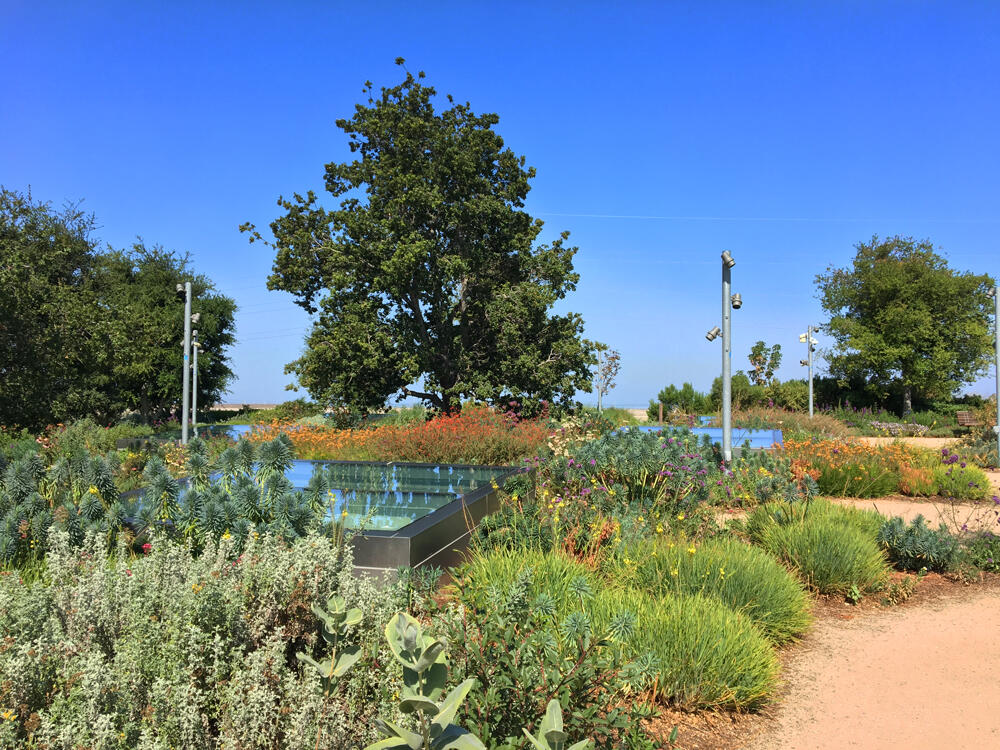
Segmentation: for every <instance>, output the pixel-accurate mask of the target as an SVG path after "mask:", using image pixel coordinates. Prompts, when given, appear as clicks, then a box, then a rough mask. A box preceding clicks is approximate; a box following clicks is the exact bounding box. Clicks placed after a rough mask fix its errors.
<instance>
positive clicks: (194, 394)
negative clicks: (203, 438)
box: [191, 331, 201, 437]
mask: <svg viewBox="0 0 1000 750" xmlns="http://www.w3.org/2000/svg"><path fill="white" fill-rule="evenodd" d="M192 335H193V336H194V341H192V342H191V348H192V349H193V350H194V352H193V354H194V359H193V361H192V363H191V380H192V384H191V385H192V387H191V426H192V428H193V429H194V436H195V437H198V350H199V349H200V348H201V344H199V343H198V331H194V332H193V333H192Z"/></svg>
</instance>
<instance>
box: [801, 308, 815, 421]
mask: <svg viewBox="0 0 1000 750" xmlns="http://www.w3.org/2000/svg"><path fill="white" fill-rule="evenodd" d="M815 330H816V329H815V328H813V327H812V326H811V325H809V326H806V332H805V333H801V334H799V341H801V342H802V343H804V344H805V345H806V351H807V354H806V359H800V360H799V364H800V365H802V366H803V367H808V368H809V419H812V416H813V347H814V346H815V345H816V344H818V343H819V342H818V341H816V339H814V338H813V331H815Z"/></svg>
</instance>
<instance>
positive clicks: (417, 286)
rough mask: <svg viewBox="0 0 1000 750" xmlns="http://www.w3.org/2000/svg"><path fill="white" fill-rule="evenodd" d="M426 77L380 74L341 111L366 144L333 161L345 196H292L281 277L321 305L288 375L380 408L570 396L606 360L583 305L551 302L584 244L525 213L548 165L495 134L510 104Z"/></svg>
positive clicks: (278, 269)
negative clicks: (570, 307) (443, 99)
mask: <svg viewBox="0 0 1000 750" xmlns="http://www.w3.org/2000/svg"><path fill="white" fill-rule="evenodd" d="M397 62H401V61H397ZM423 77H424V75H423V73H420V74H418V75H417V76H413V75H412V74H410V73H407V74H406V77H405V79H404V80H403V82H402V83H401V84H399V85H398V86H395V87H392V88H382V89H381V92H376V91H375V90H374V88H373V85H372V84H371V82H368V83H367V84H366V85H365V89H364V93H365V96H366V103H364V104H358V105H356V107H355V112H354V115H353V117H351V118H350V119H341V120H338V121H337V127H339V128H340V129H341V130H343V131H344V133H346V134H347V137H348V143H349V147H350V150H351V152H352V153H354V154H357V158H355V159H354V160H353V161H349V162H345V163H330V164H327V165H326V189H327V191H328V192H329V193H330V194H331V195H332V196H334V197H336V198H339V199H341V200H340V204H339V207H338V208H336V209H333V210H327V209H325V208H323V207H322V206H321V205H320V204H319V201H318V199H317V196H316V195H315V193H313V192H312V191H310V192H308V193H306V195H304V196H303V195H300V194H294V195H293V197H292V198H291V199H290V200H289V199H285V198H279V200H278V205H279V206H280V207H281V208H282V209H283V211H284V214H283V215H282V216H280V217H279V218H278V219H276V220H275V221H274V222H272V224H271V230H272V232H273V235H274V242H273V243H271V244H272V245H273V247H274V248H275V249H276V258H275V262H274V268H273V273H272V275H271V276H270V278H269V279H268V286H269V288H271V289H280V290H284V291H287V292H290V293H292V294H293V295H294V296H295V297H296V302H297V303H298V304H299V305H301V306H302V307H303V308H304V309H306V310H307V311H309V312H310V313H317V312H318V317H317V318H316V320H315V322H314V325H313V328H312V331H311V333H310V335H309V336H308V339H307V348H306V351H305V353H304V354H303V355H302V357H301V358H300V359H298V360H296V361H295V362H293V363H291V364H290V365H289V366H288V368H287V371H289V372H291V373H294V374H295V375H296V376H297V378H298V381H299V383H300V384H301V385H302V386H304V387H305V388H306V389H307V390H308V391H309V393H310V394H311V395H312V396H313V397H314V398H315V399H317V400H318V401H321V402H323V403H326V404H331V405H346V406H352V407H355V408H360V409H367V410H370V409H378V408H381V407H382V406H384V404H385V403H386V401H387V400H388V399H389V398H391V397H392V396H393V395H395V396H397V397H399V398H403V397H406V396H414V397H418V398H420V399H422V400H424V401H425V402H426V403H428V405H430V406H433V407H436V408H439V409H443V410H451V409H453V408H456V407H457V406H459V405H460V402H461V399H465V398H471V399H475V400H482V401H487V402H493V403H496V402H501V401H506V400H512V399H516V400H518V401H519V402H520V403H525V402H531V401H536V402H537V401H540V400H548V401H553V402H556V403H560V402H567V401H569V400H570V399H571V398H572V396H573V394H574V392H575V391H576V390H583V391H589V390H590V383H591V373H590V366H591V365H592V364H593V363H594V356H593V351H592V347H591V344H590V343H589V342H587V341H586V340H584V339H583V338H582V332H583V321H582V319H581V318H580V316H579V315H577V314H575V313H566V314H563V315H557V314H553V313H552V311H551V308H552V306H553V305H554V304H555V303H556V302H557V301H558V300H561V299H563V298H564V297H565V296H566V295H567V294H568V293H569V292H571V291H573V290H574V289H575V288H576V283H577V281H578V278H579V277H578V275H577V274H576V273H575V272H574V270H573V256H574V254H575V253H576V250H577V249H576V248H575V247H569V246H567V245H566V240H567V238H568V234H567V233H563V234H562V236H561V237H560V238H558V239H556V240H555V241H553V242H552V243H551V244H535V243H536V240H537V239H538V236H539V234H540V233H541V231H542V222H541V221H539V220H536V219H533V218H532V217H531V216H529V215H528V213H527V212H526V211H524V210H523V207H524V199H525V197H526V196H527V194H528V191H529V189H530V186H529V181H530V180H531V178H532V177H534V175H535V170H534V168H532V167H526V166H525V158H524V157H523V156H517V155H516V154H515V153H514V152H513V151H512V150H511V149H510V148H507V147H505V145H504V142H503V139H502V138H501V137H500V135H498V134H497V133H496V132H495V131H494V129H493V126H494V125H496V124H497V123H498V121H499V118H498V116H497V115H495V114H483V115H477V114H475V113H474V112H473V111H472V109H471V107H470V105H469V104H468V103H466V104H457V103H455V101H454V100H453V99H452V97H450V96H449V97H448V103H449V104H450V106H449V107H448V108H447V109H444V110H443V111H440V112H438V111H436V110H435V107H434V98H435V95H436V92H435V90H434V89H433V88H432V87H429V86H425V85H424V84H422V83H421V79H423ZM243 229H244V230H245V231H249V232H250V233H251V235H250V237H251V241H254V240H257V239H262V238H261V235H260V234H259V233H258V232H257V231H256V229H255V228H254V227H253V225H250V224H246V225H244V226H243ZM418 384H419V385H418Z"/></svg>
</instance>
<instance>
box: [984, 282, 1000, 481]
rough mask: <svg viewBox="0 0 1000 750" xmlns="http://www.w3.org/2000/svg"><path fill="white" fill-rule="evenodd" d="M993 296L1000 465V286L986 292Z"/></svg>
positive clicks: (994, 428) (996, 431) (994, 430)
mask: <svg viewBox="0 0 1000 750" xmlns="http://www.w3.org/2000/svg"><path fill="white" fill-rule="evenodd" d="M986 293H987V294H988V295H989V296H990V297H992V298H993V346H994V347H995V349H996V351H995V353H994V360H993V366H994V369H995V370H996V379H997V384H996V390H995V391H994V394H995V395H994V398H996V400H997V423H996V424H995V425H993V432H994V433H996V436H997V464H998V465H1000V287H996V286H995V287H993V288H992V289H990V290H989V291H988V292H986Z"/></svg>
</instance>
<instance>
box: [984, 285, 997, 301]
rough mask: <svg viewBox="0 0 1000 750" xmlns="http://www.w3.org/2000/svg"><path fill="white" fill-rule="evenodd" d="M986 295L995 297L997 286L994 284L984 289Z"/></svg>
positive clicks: (991, 297)
mask: <svg viewBox="0 0 1000 750" xmlns="http://www.w3.org/2000/svg"><path fill="white" fill-rule="evenodd" d="M986 296H987V297H989V298H990V299H993V298H994V297H996V296H997V288H996V287H995V286H991V287H990V288H989V289H987V290H986Z"/></svg>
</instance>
